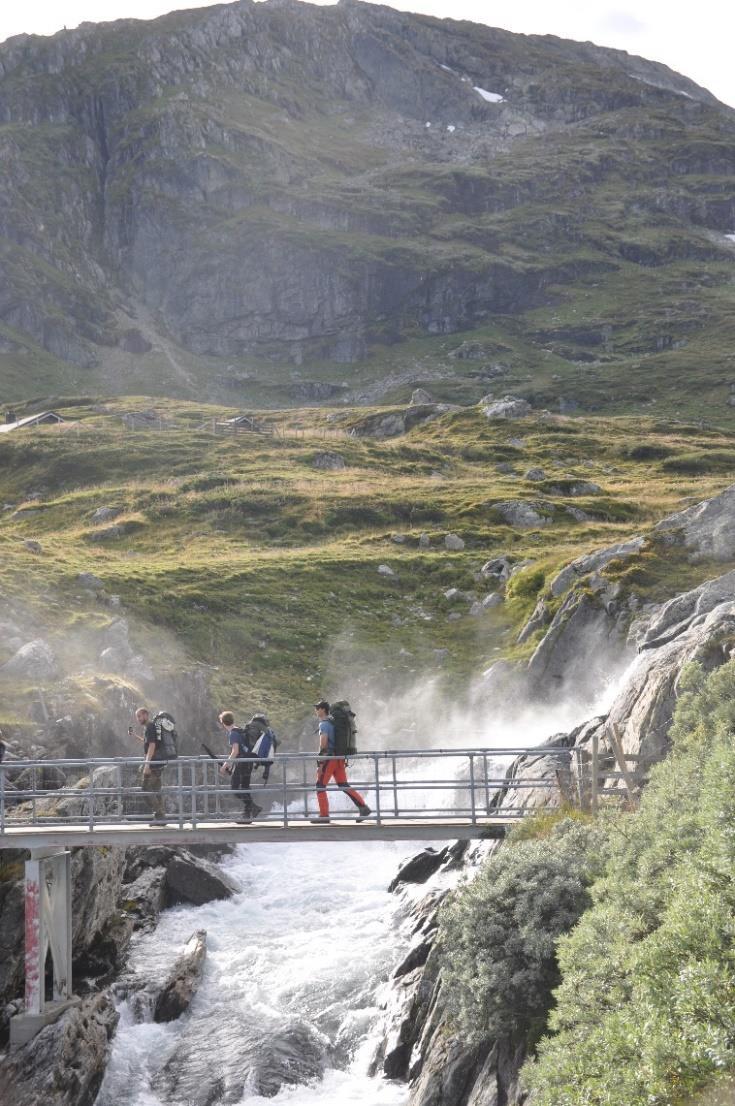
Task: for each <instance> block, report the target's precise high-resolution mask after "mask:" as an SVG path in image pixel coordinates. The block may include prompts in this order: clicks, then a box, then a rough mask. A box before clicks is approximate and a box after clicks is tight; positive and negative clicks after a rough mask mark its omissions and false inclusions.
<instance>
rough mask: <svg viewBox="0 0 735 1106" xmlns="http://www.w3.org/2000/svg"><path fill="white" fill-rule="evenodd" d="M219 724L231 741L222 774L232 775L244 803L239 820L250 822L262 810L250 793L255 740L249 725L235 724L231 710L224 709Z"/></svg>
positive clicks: (221, 769) (235, 792)
mask: <svg viewBox="0 0 735 1106" xmlns="http://www.w3.org/2000/svg"><path fill="white" fill-rule="evenodd" d="M219 724H220V726H221V727H222V729H223V730H224V731H225V733H226V734H227V738H228V740H229V743H230V755H229V757H228V758H227V760H226V761H225V762H224V764H222V765H220V775H222V776H227V775H229V776H230V788H231V789H232V791H233V793H234V794H235V795H237V796H238V798H239V799H240V801H241V803H242V817H241V818H238V822H244V823H250V822H252V820H253V818H257V817H258V815H259V814H260V813H261V812H262V810H263V808H262V806H258V804H257V803H254V802H253V797H252V795H251V794H250V776H251V775H252V771H253V761H254V759H255V758H254V756H253V742H252V741H251V739H250V737H249V736H248V733H247V727H245V728H241V727H240V726H236V725H235V716H234V714H233V713H232V711H231V710H223V711H222V713H221V714H220V716H219Z"/></svg>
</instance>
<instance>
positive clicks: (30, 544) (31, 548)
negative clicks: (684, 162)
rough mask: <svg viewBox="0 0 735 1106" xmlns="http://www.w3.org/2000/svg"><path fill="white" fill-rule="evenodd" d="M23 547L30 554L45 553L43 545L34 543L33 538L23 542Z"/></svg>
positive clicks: (38, 542) (37, 542)
mask: <svg viewBox="0 0 735 1106" xmlns="http://www.w3.org/2000/svg"><path fill="white" fill-rule="evenodd" d="M23 545H24V546H25V547H26V549H27V550H28V552H29V553H36V554H38V553H43V546H42V545H41V543H40V541H33V540H32V539H31V538H26V540H25V541H24V542H23Z"/></svg>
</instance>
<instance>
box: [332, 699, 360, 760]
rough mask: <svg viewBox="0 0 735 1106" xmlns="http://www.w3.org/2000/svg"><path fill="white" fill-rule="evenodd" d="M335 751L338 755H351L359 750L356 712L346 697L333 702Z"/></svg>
mask: <svg viewBox="0 0 735 1106" xmlns="http://www.w3.org/2000/svg"><path fill="white" fill-rule="evenodd" d="M332 722H333V724H334V752H335V755H336V756H338V757H351V756H354V754H355V753H356V752H357V726H356V724H355V712H354V711H353V710H352V707H351V706H350V704H349V703H348V702H347V700H346V699H339V700H338V701H337V702H336V703H332Z"/></svg>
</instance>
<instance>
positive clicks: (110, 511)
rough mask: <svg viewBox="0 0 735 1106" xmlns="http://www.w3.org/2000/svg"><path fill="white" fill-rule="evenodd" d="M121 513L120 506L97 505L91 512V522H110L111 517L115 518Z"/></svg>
mask: <svg viewBox="0 0 735 1106" xmlns="http://www.w3.org/2000/svg"><path fill="white" fill-rule="evenodd" d="M121 514H122V507H98V508H97V510H96V511H94V513H93V514H92V522H94V523H95V524H97V523H100V522H111V521H112V519H113V518H117V516H118V515H121Z"/></svg>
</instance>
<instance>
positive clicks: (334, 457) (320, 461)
mask: <svg viewBox="0 0 735 1106" xmlns="http://www.w3.org/2000/svg"><path fill="white" fill-rule="evenodd" d="M311 463H312V465H313V466H314V468H315V469H322V470H324V471H328V472H341V470H342V469H346V468H347V464H346V462H345V459H344V457H343V456H342V455H341V453H331V452H329V451H328V450H325V451H324V452H323V453H317V454H316V456H315V457H314V459H313V460H312V462H311Z"/></svg>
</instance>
